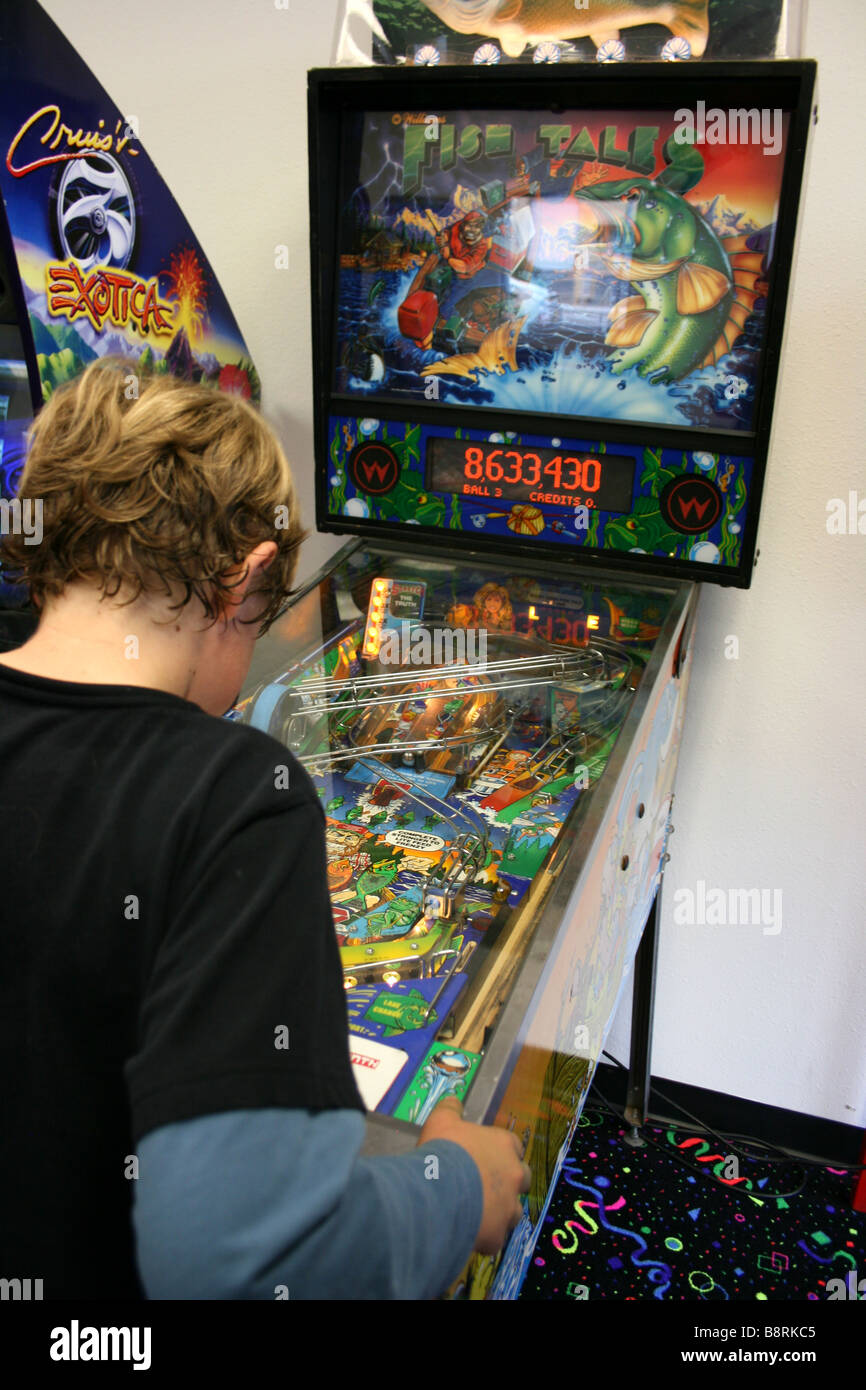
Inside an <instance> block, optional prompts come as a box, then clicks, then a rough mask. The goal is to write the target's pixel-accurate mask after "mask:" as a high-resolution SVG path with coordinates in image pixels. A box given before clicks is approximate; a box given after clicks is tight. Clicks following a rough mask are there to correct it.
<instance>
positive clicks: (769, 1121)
mask: <svg viewBox="0 0 866 1390" xmlns="http://www.w3.org/2000/svg"><path fill="white" fill-rule="evenodd" d="M626 1080H627V1073H626V1072H624V1071H622V1070H621V1069H620V1068H619V1067H615V1066H612V1065H610V1064H609V1063H606V1062H601V1063H599V1066H598V1069H597V1071H596V1074H595V1080H594V1081H593V1087H594V1086H595V1085H596V1083H597V1084H598V1087H599V1090H600V1092H601V1093H603V1094H604V1096H605V1097H606V1098H607V1099H608V1100H609V1101H610V1102H611V1104H613V1105H617V1106H619V1107H620V1108H623V1107H624V1106H625V1097H626ZM656 1082H658V1085H659V1086H660V1087H661V1089H662V1090H663V1091H664V1092H665V1095H666V1096H670V1097H671V1099H672V1100H675V1101H678V1102H679V1104H680V1105H683V1106H685V1108H686V1109H687V1110H690V1111H691V1112H692V1114H693V1115H696V1116H697V1117H698V1119H700V1120H703V1121H704V1123H705V1124H706V1125H708V1126H709V1127H710V1128H712V1129H715V1130H717V1131H718V1132H719V1133H720V1134H751V1135H754V1137H755V1138H756V1139H762V1140H764V1142H765V1143H767V1144H777V1145H778V1146H779V1147H780V1148H782V1149H785V1150H786V1151H790V1152H791V1153H794V1154H799V1155H802V1156H803V1157H804V1158H817V1159H820V1160H821V1161H822V1162H826V1163H828V1164H831V1165H832V1163H833V1161H834V1160H836V1161H837V1162H838V1163H858V1162H859V1161H860V1147H861V1145H862V1142H863V1132H862V1130H860V1129H858V1128H857V1126H856V1125H845V1124H841V1123H839V1121H837V1120H824V1119H821V1118H820V1117H819V1116H817V1115H803V1114H800V1113H799V1111H796V1110H783V1109H782V1108H781V1107H780V1106H777V1105H765V1104H764V1103H763V1102H761V1101H755V1100H746V1099H745V1098H744V1097H742V1096H731V1095H727V1094H725V1093H724V1092H723V1091H708V1090H704V1089H703V1087H701V1086H688V1085H686V1084H684V1083H683V1082H681V1081H668V1080H667V1079H666V1078H665V1077H661V1076H660V1077H655V1076H654V1077H653V1078H652V1085H653V1089H652V1090H651V1092H650V1119H651V1120H654V1121H658V1122H661V1123H674V1124H675V1125H676V1126H677V1128H678V1129H684V1130H685V1129H694V1128H695V1126H694V1124H693V1123H692V1121H691V1120H689V1119H688V1118H687V1117H686V1116H685V1115H680V1114H678V1112H677V1111H676V1109H675V1108H674V1106H673V1105H670V1104H669V1103H668V1102H667V1101H666V1100H664V1099H663V1098H662V1097H661V1096H660V1095H659V1094H658V1092H657V1091H656V1090H655V1085H656ZM587 1104H588V1105H591V1104H592V1091H590V1093H589V1096H588V1098H587Z"/></svg>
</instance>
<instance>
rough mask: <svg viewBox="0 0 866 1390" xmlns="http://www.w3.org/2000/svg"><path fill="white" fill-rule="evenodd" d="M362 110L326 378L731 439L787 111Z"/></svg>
mask: <svg viewBox="0 0 866 1390" xmlns="http://www.w3.org/2000/svg"><path fill="white" fill-rule="evenodd" d="M758 114H759V113H757V112H755V113H750V112H748V111H742V112H740V111H730V112H728V111H721V110H720V111H718V112H716V111H715V110H710V111H706V110H703V111H701V112H699V113H698V117H699V118H700V119H696V116H695V113H694V112H692V111H652V110H647V111H635V112H631V113H628V114H627V115H624V113H623V111H622V110H619V111H618V112H616V113H615V114H611V113H605V112H603V111H602V112H599V111H594V112H592V113H580V112H568V111H566V112H564V113H561V114H559V113H558V114H557V115H555V116H554V115H552V114H550V113H545V112H543V111H515V112H513V113H510V114H509V115H508V116H507V118H506V117H505V115H504V113H502V112H499V113H497V117H496V122H495V124H493V123H487V122H485V121H484V119H483V117H479V115H478V114H477V113H469V112H460V111H444V112H436V113H435V114H429V113H427V114H422V113H420V112H419V113H417V114H412V113H409V114H406V113H399V114H394V113H392V112H381V113H379V112H372V113H371V112H367V113H365V114H364V115H363V116H358V117H357V118H354V119H355V120H356V127H355V130H354V132H353V140H354V145H353V147H354V148H355V149H356V151H357V159H356V161H355V165H354V171H353V173H352V175H351V177H352V183H351V185H350V186H348V187H346V188H344V190H343V215H342V230H341V242H340V251H341V254H340V264H339V271H338V275H339V283H338V294H337V300H338V340H337V357H336V363H335V380H334V386H335V389H336V390H337V391H338V392H340V393H346V394H349V395H352V396H356V397H359V398H364V397H368V398H370V407H371V413H374V412H373V411H372V406H373V402H374V400H376V399H378V400H387V401H395V402H409V401H443V402H448V403H450V404H453V405H458V404H459V405H464V406H466V405H468V406H473V407H489V408H491V409H494V410H498V411H504V410H507V411H509V412H513V411H526V412H531V413H532V414H535V415H538V414H544V415H557V416H567V417H571V418H576V417H587V418H592V419H596V420H598V419H604V420H610V421H622V422H636V423H650V424H658V425H666V426H681V427H683V428H687V429H692V430H694V429H699V430H707V431H720V430H724V431H741V432H749V431H750V430H751V429H752V428H753V422H754V413H755V403H756V399H757V394H758V392H759V390H760V384H761V367H762V351H763V346H764V338H765V312H766V307H767V302H768V296H769V294H770V293H771V286H772V280H773V249H774V239H775V230H776V222H777V218H778V206H779V193H780V187H781V180H782V171H783V166H784V158H785V142H786V138H787V118H786V117H785V116H784V115H783V113H781V112H778V113H775V116H777V117H778V120H774V121H772V122H771V121H769V120H768V119H767V113H764V119H763V123H762V122H761V120H754V119H751V118H752V117H753V116H754V117H758Z"/></svg>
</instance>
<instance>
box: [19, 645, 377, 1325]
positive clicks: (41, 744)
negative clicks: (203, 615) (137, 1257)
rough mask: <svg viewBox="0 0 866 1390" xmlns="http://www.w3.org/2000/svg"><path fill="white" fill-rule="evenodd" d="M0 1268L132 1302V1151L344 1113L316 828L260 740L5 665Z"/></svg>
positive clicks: (157, 699) (139, 692)
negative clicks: (227, 1126)
mask: <svg viewBox="0 0 866 1390" xmlns="http://www.w3.org/2000/svg"><path fill="white" fill-rule="evenodd" d="M0 815H2V833H0V846H2V849H0V854H2V859H0V865H2V867H0V1274H2V1275H3V1277H5V1278H19V1279H27V1278H30V1279H42V1280H43V1292H44V1297H45V1298H63V1297H80V1298H98V1297H109V1298H135V1297H140V1296H141V1287H140V1284H139V1280H138V1276H137V1273H136V1268H135V1262H134V1255H133V1237H132V1226H131V1220H130V1211H131V1205H132V1181H134V1177H133V1174H134V1171H135V1163H134V1159H135V1144H136V1141H137V1139H139V1138H140V1137H141V1136H142V1135H143V1134H145V1133H146V1132H147V1131H148V1130H150V1129H155V1128H157V1127H158V1126H160V1125H165V1124H170V1123H173V1122H175V1121H179V1120H185V1119H191V1118H194V1117H196V1116H200V1115H207V1114H212V1113H215V1112H218V1111H225V1110H236V1109H250V1108H259V1107H269V1106H286V1107H288V1108H292V1109H308V1110H326V1109H338V1108H347V1109H358V1110H363V1108H364V1107H363V1104H362V1101H361V1098H360V1096H359V1094H358V1090H357V1087H356V1085H355V1081H354V1078H353V1076H352V1069H351V1064H350V1061H349V1050H348V1025H347V1018H346V1005H345V995H344V991H343V987H342V980H341V974H340V968H339V955H338V949H337V943H336V938H335V935H334V931H333V924H332V918H331V909H330V902H329V898H328V890H327V874H326V859H325V840H324V815H323V812H322V809H321V806H320V805H319V801H318V799H317V797H316V795H315V792H314V790H313V787H312V784H311V782H310V779H309V777H308V776H307V774H306V773H305V771H304V769H303V768H302V767H301V766H300V764H298V763H297V762H295V761H294V760H293V758H292V756H291V754H290V753H289V752H288V750H287V749H285V748H283V747H282V745H280V744H279V743H277V742H276V740H274V739H272V738H269V737H268V736H267V735H265V734H262V733H260V732H258V731H257V730H255V729H250V728H247V727H245V726H242V725H238V724H233V723H230V722H228V721H226V720H221V719H215V718H213V717H211V716H210V715H207V714H205V713H203V711H202V710H200V709H199V708H198V707H197V706H195V705H192V704H190V703H189V702H188V701H187V700H183V699H180V698H179V697H177V696H175V695H169V694H167V693H165V692H162V691H157V690H149V689H139V688H135V687H131V686H111V685H77V684H73V683H68V682H63V681H53V680H45V679H43V678H41V677H36V676H31V675H26V674H23V673H21V672H19V671H14V670H11V669H9V668H7V667H4V666H2V665H0Z"/></svg>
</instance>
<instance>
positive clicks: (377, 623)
mask: <svg viewBox="0 0 866 1390" xmlns="http://www.w3.org/2000/svg"><path fill="white" fill-rule="evenodd" d="M389 587H390V581H389V580H387V579H374V580H373V587H372V589H371V590H370V606H369V608H368V610H367V627H366V630H365V632H364V646H363V653H364V656H369V657H377V656H378V655H379V648H380V647H381V645H382V624H383V622H384V619H385V609H386V607H387V603H388V589H389Z"/></svg>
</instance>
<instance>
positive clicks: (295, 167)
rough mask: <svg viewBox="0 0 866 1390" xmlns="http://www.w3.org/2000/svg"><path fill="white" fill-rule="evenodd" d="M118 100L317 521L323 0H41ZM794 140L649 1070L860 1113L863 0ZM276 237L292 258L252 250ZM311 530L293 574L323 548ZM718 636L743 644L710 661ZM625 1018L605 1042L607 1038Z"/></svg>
mask: <svg viewBox="0 0 866 1390" xmlns="http://www.w3.org/2000/svg"><path fill="white" fill-rule="evenodd" d="M45 8H46V9H47V10H48V12H49V13H50V14H51V15H52V17H53V18H54V19H55V20H56V21H57V23H58V24H59V25H60V26H61V28H62V29H63V30H64V32H65V33H66V34H67V36H68V37H69V38H70V40H71V41H72V42H73V44H74V45H75V46H76V48H77V49H78V50H79V52H80V53H81V54H82V56H83V57H84V59H85V61H86V62H87V63H88V64H89V65H90V67H91V68H92V69H93V71H94V72H95V74H96V75H97V77H98V78H99V79H100V81H101V82H102V83H103V85H104V86H105V87H106V89H107V90H108V92H109V93H110V95H111V96H112V98H113V99H114V100H115V101H116V102H117V104H118V105H119V106H120V107H121V109H122V110H123V111H124V112H125V113H126V114H127V115H133V114H134V115H136V116H138V118H139V122H140V130H141V137H142V141H143V143H144V144H145V145H146V147H147V149H148V152H149V154H150V155H151V156H152V157H153V159H154V160H155V162H156V164H157V167H158V168H159V170H160V172H161V173H162V175H163V176H164V178H165V179H166V181H167V183H168V185H169V187H170V188H171V190H172V192H173V193H174V195H175V197H176V198H177V199H178V201H179V203H180V205H181V207H182V208H183V210H184V212H185V213H186V215H187V217H188V218H189V220H190V222H191V224H192V226H193V228H194V229H195V232H196V234H197V236H198V237H199V238H200V240H201V242H202V245H203V246H204V248H205V250H206V252H207V254H208V256H209V258H210V260H211V262H212V264H213V267H214V270H215V271H216V274H217V276H218V277H219V279H220V282H221V284H222V286H223V289H224V290H225V292H226V295H227V296H228V299H229V302H230V303H231V305H232V308H233V310H234V312H235V315H236V317H237V319H238V322H239V324H240V327H241V331H242V333H243V334H244V336H245V337H246V339H247V342H248V344H249V346H250V349H251V351H252V355H253V358H254V360H255V362H256V365H257V367H258V369H259V372H260V374H261V377H262V382H263V390H264V406H265V410H266V412H267V414H268V415H269V417H270V418H271V420H272V421H273V422H274V423H275V424H276V426H277V427H278V429H279V431H280V434H281V436H282V438H283V442H284V444H285V446H286V448H287V451H288V453H289V457H290V458H291V459H292V460H293V462H294V465H295V470H296V474H297V476H298V479H299V482H300V486H301V492H302V497H303V501H304V510H305V516H306V520H307V524H308V526H310V527H312V526H313V525H314V510H313V489H312V466H313V465H312V425H311V391H312V387H311V364H310V340H309V293H308V250H307V238H308V221H307V164H306V134H305V121H306V117H305V72H306V70H307V69H308V68H310V67H322V66H328V65H329V64H330V62H331V57H332V53H333V38H334V30H335V23H336V13H337V0H290V8H289V9H288V10H282V9H278V8H277V7H276V5H275V4H274V0H183V3H179V0H144V2H143V3H141V4H138V5H118V4H117V3H116V0H45ZM810 11H811V13H810V17H809V25H808V30H807V44H806V53H807V54H808V56H811V57H815V58H817V59H818V60H819V64H820V72H819V96H820V103H821V120H820V123H819V125H818V127H817V130H816V131H815V138H814V143H813V150H812V162H811V169H810V172H809V178H808V185H807V189H806V199H805V209H804V216H803V220H802V230H801V237H800V255H799V264H798V269H797V276H796V280H795V285H794V294H793V301H792V304H791V308H790V316H789V332H788V341H787V346H786V351H785V355H784V359H783V364H782V373H781V380H780V387H779V392H778V398H777V408H776V426H775V434H774V440H773V448H772V454H771V458H770V466H769V474H768V480H767V488H766V492H765V500H764V520H763V523H762V529H761V538H760V544H761V550H762V554H761V559H760V563H759V566H758V570H757V572H756V576H755V582H754V585H753V587H752V589H751V590H750V591H749V592H747V593H741V592H739V591H722V590H717V589H714V588H712V587H710V588H708V589H707V591H706V592H705V594H704V597H703V603H702V609H703V611H702V622H701V628H700V633H699V637H698V641H697V649H696V654H695V666H694V673H693V677H692V692H691V699H690V707H689V711H688V714H687V719H686V733H685V740H684V745H683V749H682V757H681V765H680V776H679V783H678V795H677V803H676V807H675V815H674V822H675V825H676V834H675V835H674V837H673V839H672V841H671V846H670V847H671V852H672V859H671V862H670V865H669V868H668V875H667V880H666V885H665V899H664V908H663V921H662V934H661V946H660V968H659V985H658V994H657V1031H656V1039H655V1051H654V1057H653V1070H654V1071H655V1073H656V1074H657V1075H660V1076H666V1077H670V1078H673V1079H675V1080H678V1081H683V1082H690V1083H692V1084H694V1085H699V1086H705V1087H709V1088H712V1089H716V1090H721V1091H726V1092H730V1093H732V1094H735V1095H740V1096H746V1097H749V1098H751V1099H754V1100H759V1101H766V1102H768V1103H770V1104H774V1105H779V1106H785V1107H787V1108H790V1109H792V1110H799V1111H803V1112H806V1113H810V1114H814V1115H820V1116H825V1117H827V1118H830V1119H835V1120H841V1121H845V1122H847V1123H859V1124H860V1125H866V1005H864V966H866V961H864V946H863V940H864V935H866V909H864V902H866V834H864V820H866V817H864V791H863V789H864V787H866V731H864V718H863V715H864V707H866V701H864V691H866V623H864V616H863V614H864V598H863V588H864V581H866V536H848V535H845V536H831V535H829V534H828V532H827V529H826V516H827V512H826V504H827V501H828V499H829V498H832V497H842V498H845V499H847V496H848V492H849V490H850V489H859V495H860V497H861V498H863V499H866V466H864V462H863V450H864V448H866V410H864V405H863V396H864V384H863V375H864V339H866V335H864V330H863V321H864V312H866V293H864V291H866V285H864V280H866V276H864V266H866V253H864V242H866V196H864V180H863V176H862V169H863V160H864V139H866V122H864V109H866V99H864V96H863V90H862V74H863V72H864V71H866V16H864V10H863V5H862V0H812V5H811V6H810ZM279 243H285V244H287V245H288V246H289V249H290V258H291V269H290V271H289V272H288V273H286V272H280V271H277V270H275V269H274V247H275V246H276V245H278V244H279ZM338 544H339V541H338V539H337V538H336V537H314V538H312V539H311V540H310V541H309V542H308V543H307V546H306V548H305V552H304V558H303V568H304V571H306V572H309V571H311V570H312V569H314V568H315V567H316V566H317V565H318V564H320V563H322V561H323V560H324V559H325V558H326V556H327V555H328V554H330V553H331V552H332V551H333V550H334V549H336V548H337V546H338ZM730 635H733V636H736V637H737V638H738V640H739V657H738V659H736V660H729V659H726V657H725V639H726V638H727V637H728V636H730ZM701 879H702V880H703V881H704V882H705V884H706V885H707V887H708V888H714V887H718V888H722V889H724V890H727V889H730V888H753V887H756V888H762V889H766V890H770V892H771V895H772V892H773V891H774V890H776V889H778V890H780V891H781V894H782V929H781V931H780V932H779V933H778V934H776V935H770V934H765V933H764V931H763V930H762V928H761V926H759V925H758V926H752V927H746V926H736V927H721V926H715V927H710V926H703V927H701V926H690V927H686V926H679V925H677V924H676V922H675V921H674V906H675V902H674V895H675V892H676V890H677V889H682V888H691V889H692V890H694V889H695V888H696V884H697V882H698V880H701ZM627 1014H628V1011H627V1009H626V1010H624V1011H623V1015H621V1016H620V1017H619V1018H618V1019H617V1022H616V1024H615V1027H614V1030H613V1034H612V1038H611V1040H610V1043H609V1045H610V1046H611V1048H612V1050H613V1051H614V1052H615V1053H616V1054H617V1055H618V1056H620V1057H622V1058H623V1059H625V1058H626V1056H627V1051H628V1033H627Z"/></svg>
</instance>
